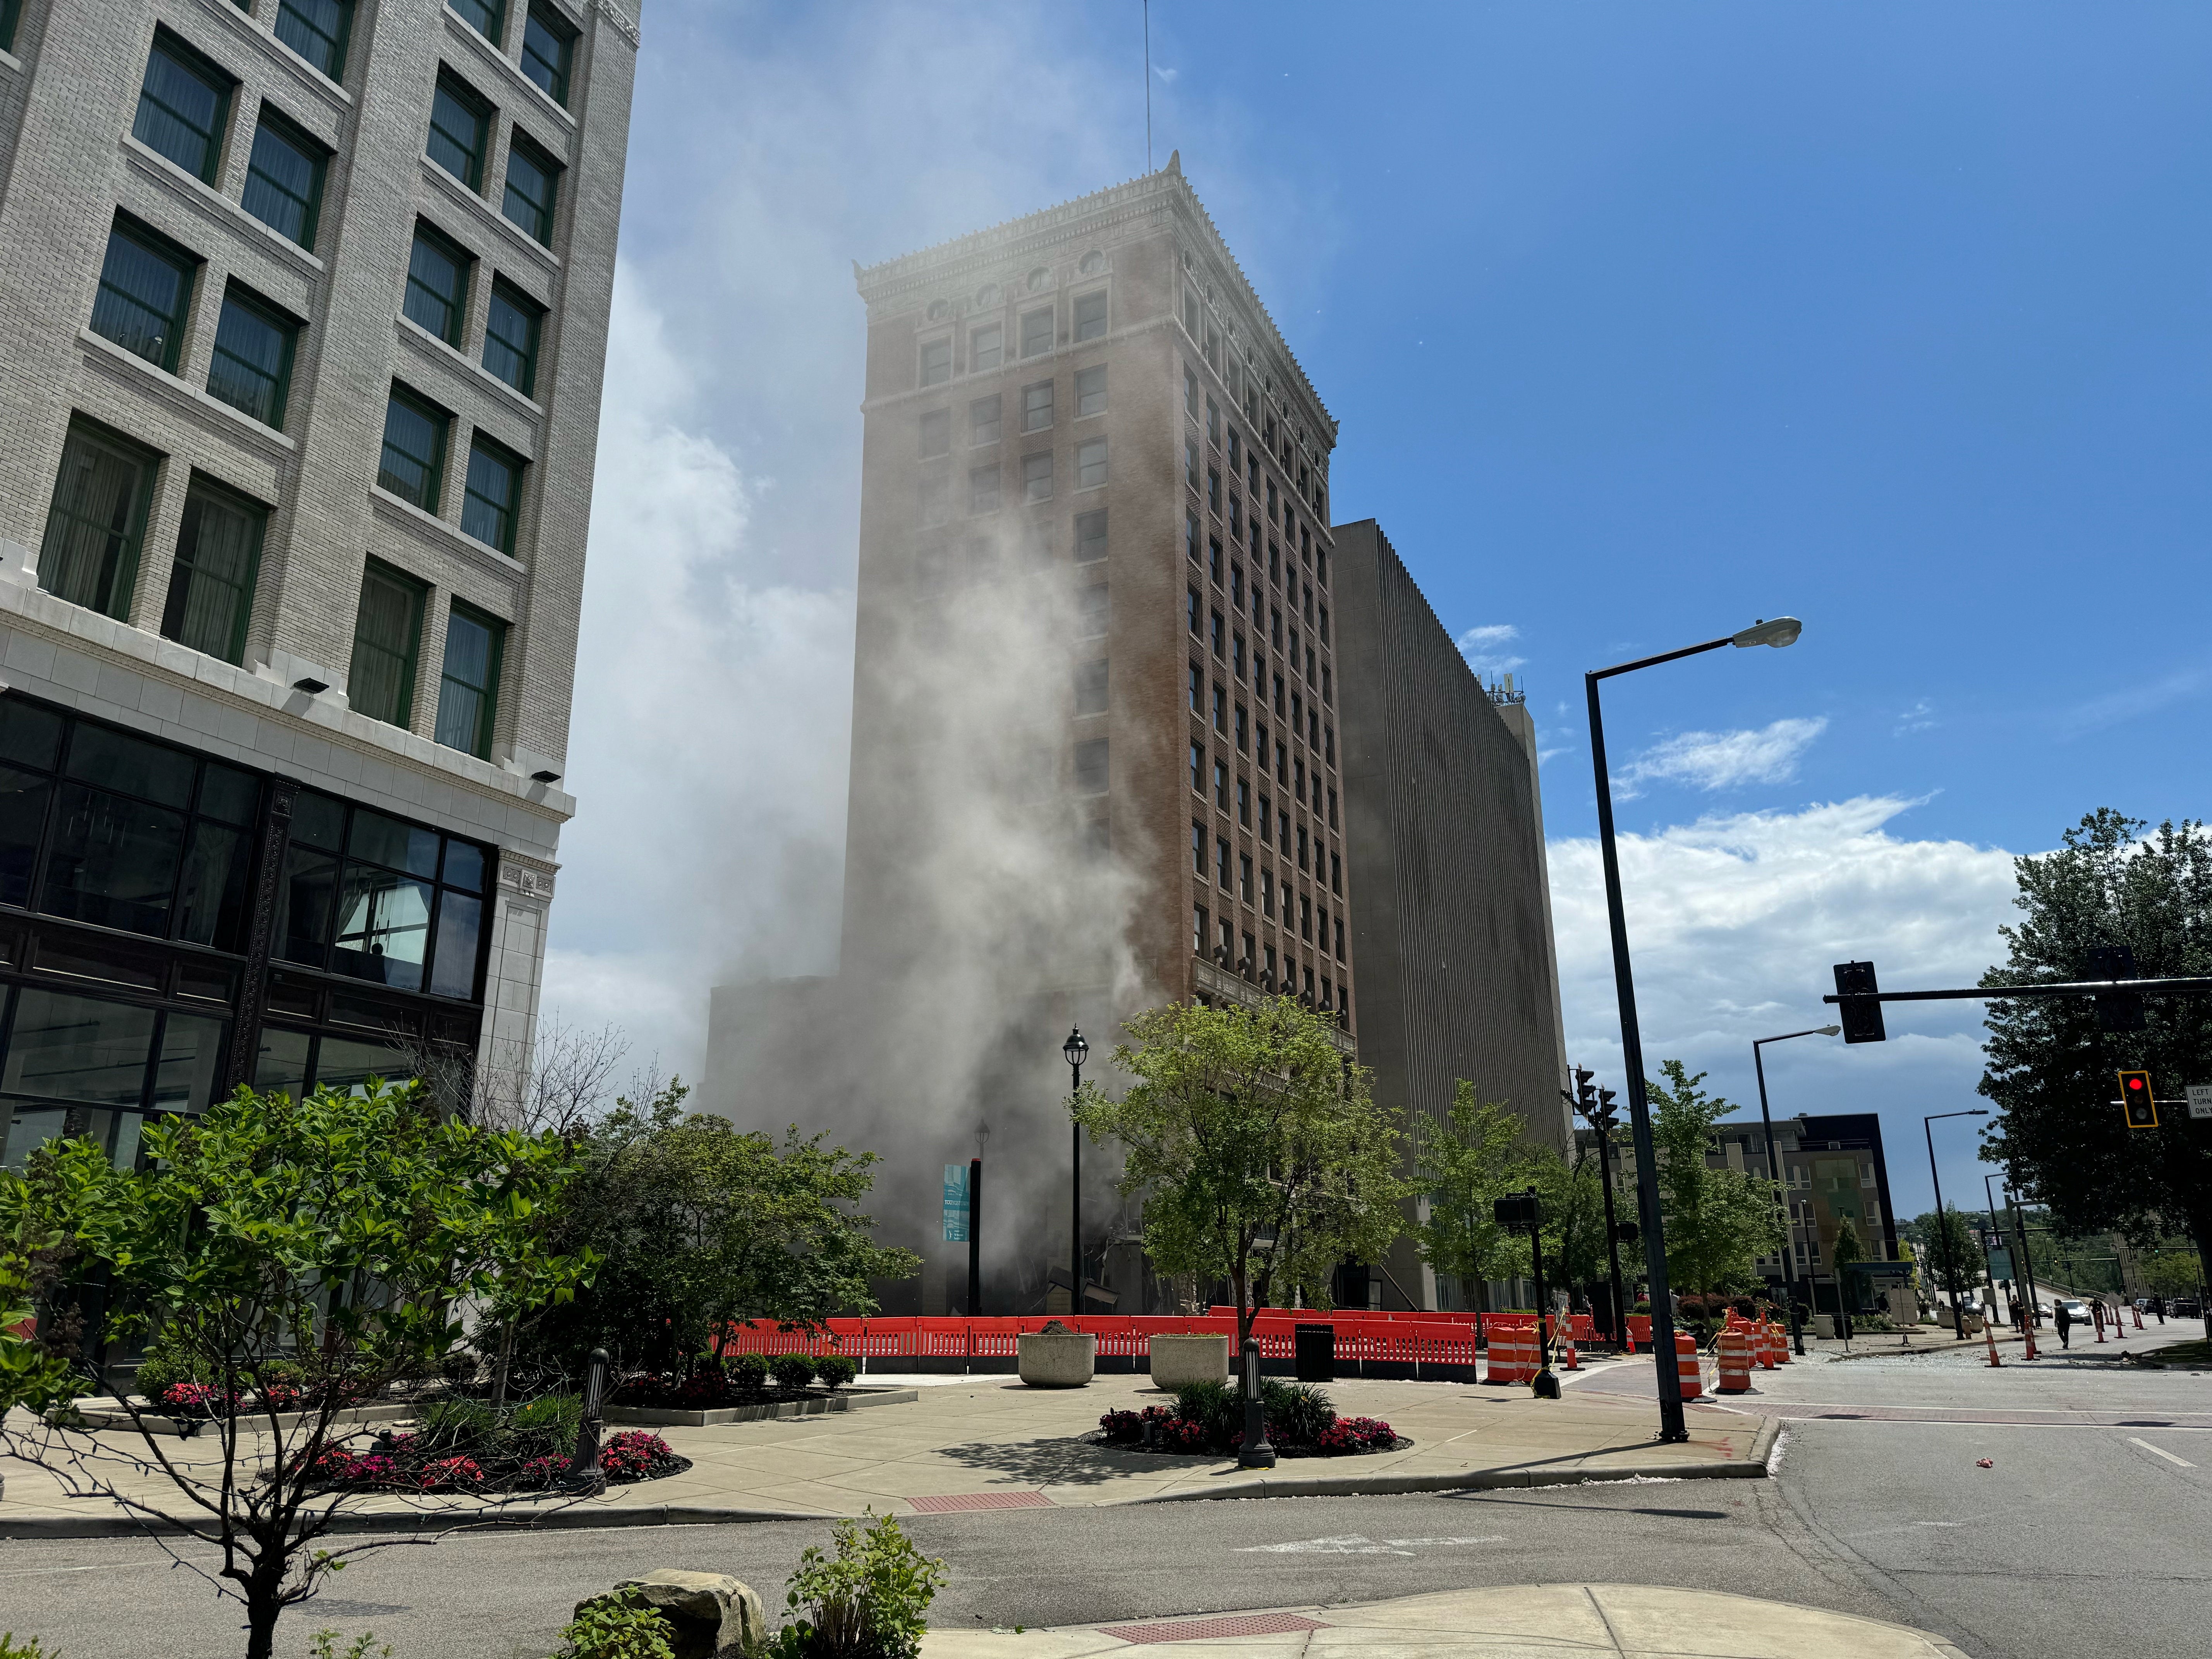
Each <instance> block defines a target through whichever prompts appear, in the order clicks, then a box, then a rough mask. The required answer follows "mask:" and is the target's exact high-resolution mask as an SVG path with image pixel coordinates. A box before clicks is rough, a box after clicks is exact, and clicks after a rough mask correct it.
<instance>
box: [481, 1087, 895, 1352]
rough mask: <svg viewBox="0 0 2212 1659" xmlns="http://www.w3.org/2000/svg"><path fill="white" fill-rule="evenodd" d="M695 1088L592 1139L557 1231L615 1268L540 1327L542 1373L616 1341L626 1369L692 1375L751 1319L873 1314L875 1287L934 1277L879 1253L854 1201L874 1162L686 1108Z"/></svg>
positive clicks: (542, 1318)
mask: <svg viewBox="0 0 2212 1659" xmlns="http://www.w3.org/2000/svg"><path fill="white" fill-rule="evenodd" d="M688 1092H689V1091H687V1090H686V1089H685V1088H684V1085H683V1083H682V1082H681V1081H680V1080H679V1081H671V1082H670V1083H668V1084H667V1085H663V1086H659V1087H657V1088H654V1089H653V1090H652V1091H650V1092H649V1093H648V1094H647V1098H646V1099H645V1100H644V1101H643V1102H642V1103H633V1102H631V1101H629V1100H628V1099H622V1100H618V1101H617V1103H616V1106H615V1109H614V1110H613V1111H612V1112H611V1113H610V1114H609V1115H607V1116H606V1117H605V1119H603V1120H602V1121H599V1123H597V1124H596V1125H594V1126H592V1127H591V1128H590V1129H589V1130H588V1131H587V1132H586V1134H585V1135H584V1137H583V1139H582V1141H581V1144H580V1147H579V1149H578V1158H579V1161H580V1164H581V1165H582V1170H583V1174H582V1177H581V1179H580V1181H579V1182H577V1184H576V1187H575V1188H574V1191H573V1192H572V1194H571V1197H570V1200H569V1202H568V1205H566V1206H564V1208H563V1213H562V1226H561V1228H560V1230H559V1231H558V1232H557V1234H556V1237H558V1238H559V1240H560V1242H561V1243H562V1248H564V1249H590V1250H591V1251H592V1254H593V1255H595V1256H597V1257H598V1258H599V1262H600V1266H599V1272H598V1274H597V1276H596V1277H595V1279H594V1280H593V1282H592V1286H591V1288H590V1289H589V1290H588V1291H585V1292H583V1293H581V1294H580V1295H579V1296H577V1297H575V1298H574V1300H573V1301H572V1302H570V1303H568V1304H564V1305H562V1306H559V1307H554V1308H548V1309H545V1310H544V1311H543V1312H542V1313H541V1314H539V1315H538V1317H537V1320H536V1322H535V1324H534V1326H532V1327H531V1328H528V1329H527V1330H526V1336H525V1347H526V1352H528V1353H529V1354H530V1355H531V1357H532V1358H533V1359H535V1360H536V1361H537V1362H538V1364H543V1365H549V1366H550V1367H553V1368H556V1369H557V1368H562V1367H566V1366H568V1365H571V1364H574V1361H575V1358H576V1357H577V1356H579V1355H581V1354H584V1353H587V1352H590V1351H591V1350H592V1348H595V1347H604V1348H605V1349H607V1350H608V1352H610V1353H611V1354H612V1355H613V1356H614V1357H615V1358H616V1359H617V1361H618V1362H619V1363H621V1364H625V1365H642V1366H646V1367H648V1368H651V1369H653V1370H671V1369H677V1368H680V1367H682V1366H684V1365H686V1364H689V1363H690V1359H691V1358H692V1357H693V1356H696V1355H697V1354H700V1353H702V1352H707V1351H709V1350H711V1351H712V1352H714V1353H715V1354H716V1355H717V1356H718V1357H719V1356H720V1353H721V1352H722V1350H723V1349H724V1347H725V1346H726V1344H727V1343H728V1341H729V1339H730V1337H731V1335H732V1333H733V1331H734V1329H735V1328H736V1327H738V1326H740V1325H744V1324H750V1323H752V1322H761V1321H766V1322H774V1323H775V1324H778V1325H784V1326H799V1327H806V1328H818V1327H819V1326H821V1325H822V1323H823V1322H824V1321H826V1320H828V1319H829V1317H830V1316H833V1315H837V1314H852V1315H866V1314H871V1313H873V1312H874V1311H875V1310H876V1308H877V1305H878V1304H877V1301H876V1297H875V1295H874V1293H873V1291H872V1290H871V1288H870V1285H871V1281H881V1280H884V1279H904V1278H908V1277H909V1276H911V1275H912V1274H913V1273H916V1272H918V1271H919V1270H920V1267H921V1262H920V1261H919V1259H918V1258H916V1257H915V1255H913V1253H912V1252H910V1251H907V1250H902V1249H891V1248H889V1247H887V1246H884V1245H879V1244H878V1243H876V1242H875V1239H874V1237H873V1228H874V1225H875V1224H874V1221H873V1219H872V1218H871V1217H870V1216H868V1215H866V1214H865V1213H862V1212H859V1211H857V1210H856V1209H854V1207H853V1206H855V1205H857V1204H859V1203H860V1202H861V1201H862V1200H865V1199H866V1197H867V1194H868V1193H869V1191H870V1189H871V1188H872V1187H873V1185H874V1183H875V1176H874V1173H873V1170H874V1167H875V1164H876V1155H875V1154H874V1153H872V1152H847V1151H846V1150H845V1149H844V1148H842V1147H840V1146H826V1145H824V1144H823V1139H824V1138H823V1136H821V1135H818V1134H817V1135H813V1136H804V1135H801V1134H800V1133H799V1130H798V1129H797V1127H793V1128H791V1129H789V1130H787V1132H786V1133H785V1135H784V1138H783V1139H782V1140H781V1142H780V1143H779V1142H778V1141H777V1140H776V1139H775V1138H774V1137H773V1136H770V1135H767V1134H763V1133H757V1132H748V1131H744V1130H741V1129H739V1128H738V1127H737V1126H736V1125H735V1124H733V1123H732V1122H731V1121H729V1120H728V1119H727V1118H725V1117H720V1116H717V1115H714V1114H712V1113H706V1112H697V1113H690V1114H686V1113H685V1112H684V1098H685V1096H686V1095H687V1093H688Z"/></svg>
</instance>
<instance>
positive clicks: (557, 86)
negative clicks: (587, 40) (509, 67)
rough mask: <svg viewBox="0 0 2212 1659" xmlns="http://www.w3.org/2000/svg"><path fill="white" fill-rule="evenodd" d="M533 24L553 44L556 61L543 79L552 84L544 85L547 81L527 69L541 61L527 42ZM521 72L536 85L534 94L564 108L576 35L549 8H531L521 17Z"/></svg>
mask: <svg viewBox="0 0 2212 1659" xmlns="http://www.w3.org/2000/svg"><path fill="white" fill-rule="evenodd" d="M533 24H535V25H536V26H537V27H538V28H539V29H540V30H541V31H543V32H544V33H546V34H548V35H550V36H551V37H552V40H553V43H554V45H555V46H556V47H557V48H558V49H559V53H560V56H559V61H558V62H556V63H555V64H552V65H551V66H550V68H548V70H547V71H546V76H547V80H550V82H552V84H551V85H548V84H547V80H540V79H539V78H538V76H537V75H535V74H533V73H532V70H531V65H532V64H533V63H536V64H543V63H544V61H545V58H544V53H543V52H539V51H538V50H537V42H536V41H534V40H532V39H531V35H530V31H531V27H532V25H533ZM521 69H522V73H523V75H524V76H526V78H527V79H528V80H530V81H531V82H532V83H533V84H535V85H536V87H537V88H538V91H540V92H542V93H544V94H545V95H546V96H547V97H548V98H550V99H551V100H553V101H554V102H555V103H556V104H558V105H560V106H561V107H562V108H563V109H566V108H568V93H569V90H570V82H572V80H573V79H574V76H575V72H576V32H575V30H574V29H573V28H571V27H568V23H567V21H565V20H563V19H562V18H560V17H558V16H557V15H556V14H555V13H554V12H553V11H552V9H550V8H549V7H545V6H538V5H533V6H532V7H530V8H529V9H528V10H527V11H526V12H525V13H524V15H523V19H522V56H521Z"/></svg>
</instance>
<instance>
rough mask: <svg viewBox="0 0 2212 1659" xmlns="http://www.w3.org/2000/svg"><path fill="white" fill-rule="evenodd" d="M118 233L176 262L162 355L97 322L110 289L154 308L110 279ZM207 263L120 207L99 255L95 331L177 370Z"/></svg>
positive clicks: (171, 370)
mask: <svg viewBox="0 0 2212 1659" xmlns="http://www.w3.org/2000/svg"><path fill="white" fill-rule="evenodd" d="M118 236H119V237H121V238H122V239H123V240H125V241H126V242H129V243H131V245H132V246H135V247H137V249H138V250H139V251H140V252H143V253H145V254H148V255H149V256H150V257H152V258H155V259H159V260H160V261H161V263H162V264H167V265H173V266H174V267H175V268H176V269H177V270H178V272H179V277H180V280H179V283H178V287H177V304H176V309H175V310H174V311H173V313H171V314H170V316H169V318H168V319H167V332H166V333H164V334H163V335H162V336H161V356H159V357H148V356H146V355H145V354H144V353H143V352H142V351H139V350H137V349H136V348H135V347H133V346H131V345H130V344H129V343H126V342H125V341H122V340H118V339H117V338H116V337H115V336H113V335H112V334H110V333H108V332H107V331H106V330H104V329H102V328H100V327H99V326H98V319H99V317H100V300H101V298H102V296H103V295H106V293H107V292H109V291H110V290H111V289H112V291H113V292H115V293H116V294H117V295H119V296H120V297H121V298H122V300H123V301H125V302H126V303H128V304H131V305H134V306H137V307H140V308H141V309H142V310H145V311H148V312H151V311H152V310H153V307H151V306H149V305H147V304H146V302H145V301H143V300H141V299H140V298H139V297H138V296H137V295H135V294H131V293H130V292H128V291H127V290H125V289H122V288H120V287H119V286H117V285H115V284H112V283H110V282H109V281H108V276H107V261H108V257H109V255H111V254H112V252H114V247H115V240H116V238H117V237H118ZM206 264H207V262H206V261H205V260H204V259H203V258H200V256H199V255H198V254H197V253H194V252H192V251H191V249H190V248H188V247H186V246H185V245H184V244H183V243H181V242H179V241H177V240H174V239H173V238H172V237H168V236H165V235H163V234H161V232H160V231H158V230H156V229H155V228H154V227H153V226H151V225H149V224H148V223H146V222H145V221H144V220H143V219H138V218H136V217H134V216H131V215H130V214H128V213H123V212H119V211H118V213H117V214H116V216H115V218H114V220H113V222H112V223H111V224H110V225H109V227H108V231H107V246H106V250H105V251H103V252H102V253H101V255H100V277H99V280H98V281H97V282H96V283H94V289H93V307H92V315H93V322H92V325H91V326H92V331H93V332H94V333H95V334H97V335H99V336H100V338H101V339H103V340H106V341H107V342H108V343H111V344H112V345H118V346H121V347H122V348H123V349H125V351H128V352H130V353H131V356H134V357H138V358H140V359H142V360H143V361H144V362H149V363H152V364H153V365H154V367H155V368H158V369H160V370H161V372H162V373H164V374H175V373H176V372H177V367H178V365H179V363H180V362H182V361H183V354H184V349H185V330H186V328H187V327H188V326H189V325H190V324H191V314H192V297H193V295H196V294H197V292H198V291H199V278H200V272H201V271H202V270H204V268H205V266H206Z"/></svg>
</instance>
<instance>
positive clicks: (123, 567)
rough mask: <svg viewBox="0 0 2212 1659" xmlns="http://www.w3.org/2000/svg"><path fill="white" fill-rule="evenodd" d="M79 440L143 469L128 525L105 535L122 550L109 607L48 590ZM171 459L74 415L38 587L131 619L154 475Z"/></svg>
mask: <svg viewBox="0 0 2212 1659" xmlns="http://www.w3.org/2000/svg"><path fill="white" fill-rule="evenodd" d="M79 441H83V442H85V443H88V444H90V445H93V446H94V447H99V448H103V449H106V450H107V451H108V452H109V453H111V454H112V455H113V456H114V457H115V458H116V459H120V460H125V461H127V462H129V463H130V464H131V465H133V466H135V467H137V469H138V483H137V491H136V495H135V497H134V500H133V501H132V504H131V513H130V523H129V525H128V526H127V527H125V526H114V525H111V526H108V528H107V531H106V534H108V535H110V536H120V538H122V545H121V546H120V547H119V548H118V549H117V550H116V552H115V555H114V563H113V565H112V568H108V569H107V571H106V585H107V589H108V591H107V592H106V595H105V599H104V602H95V600H94V599H77V598H73V597H72V596H70V595H69V594H66V593H63V592H59V591H58V590H57V589H55V588H52V587H49V586H47V585H46V584H47V580H48V579H49V577H50V576H52V574H53V566H54V561H53V559H52V557H51V555H52V552H53V544H54V524H55V518H56V516H57V514H58V512H59V511H60V501H61V491H62V484H63V482H64V479H65V477H67V473H68V468H69V462H70V446H71V445H73V444H76V443H77V442H79ZM165 459H167V457H165V456H163V455H162V454H161V453H160V452H159V451H156V450H153V449H149V448H148V447H146V446H145V445H144V444H142V443H140V442H138V441H137V440H136V439H133V438H131V437H127V436H125V435H124V434H122V433H120V432H118V431H116V430H115V429H114V428H112V427H109V426H106V425H104V424H102V423H101V422H98V421H95V420H93V419H92V418H90V417H89V416H84V415H73V416H70V425H69V434H68V436H67V438H66V439H65V440H64V443H63V446H62V459H61V465H60V467H59V468H58V470H57V472H56V476H55V479H54V494H53V497H52V501H51V502H50V504H49V506H48V507H47V511H46V532H45V534H44V535H43V536H42V537H41V538H40V552H39V586H40V587H41V588H43V589H45V591H46V592H49V593H52V594H54V596H55V597H56V598H57V599H65V600H67V601H68V602H69V603H70V604H72V605H83V606H84V607H85V608H86V609H87V610H90V611H99V612H100V613H101V614H102V615H103V616H108V617H114V618H115V619H116V620H117V621H118V622H128V621H129V620H130V610H131V600H132V599H134V598H135V597H136V596H137V587H138V565H139V561H140V559H141V557H142V556H143V553H144V550H145V540H146V523H147V519H148V517H149V514H150V513H151V512H152V509H153V505H154V490H155V475H156V473H157V472H158V471H160V469H161V463H162V462H163V461H164V460H165ZM103 563H105V561H103Z"/></svg>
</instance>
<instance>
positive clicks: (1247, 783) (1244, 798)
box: [1237, 778, 1252, 829]
mask: <svg viewBox="0 0 2212 1659" xmlns="http://www.w3.org/2000/svg"><path fill="white" fill-rule="evenodd" d="M1237 823H1241V824H1243V826H1244V827H1245V828H1246V829H1250V828H1251V827H1252V782H1251V780H1250V779H1249V778H1239V779H1237Z"/></svg>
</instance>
